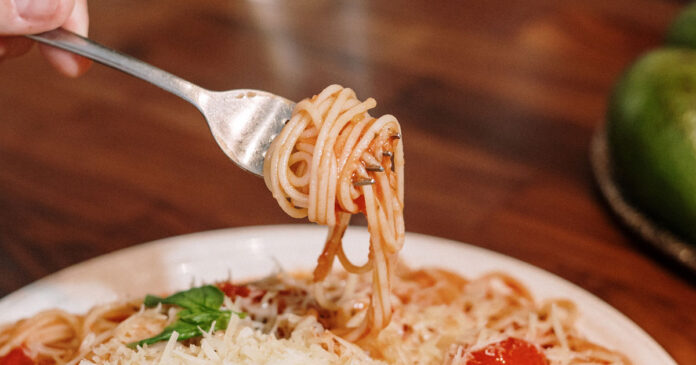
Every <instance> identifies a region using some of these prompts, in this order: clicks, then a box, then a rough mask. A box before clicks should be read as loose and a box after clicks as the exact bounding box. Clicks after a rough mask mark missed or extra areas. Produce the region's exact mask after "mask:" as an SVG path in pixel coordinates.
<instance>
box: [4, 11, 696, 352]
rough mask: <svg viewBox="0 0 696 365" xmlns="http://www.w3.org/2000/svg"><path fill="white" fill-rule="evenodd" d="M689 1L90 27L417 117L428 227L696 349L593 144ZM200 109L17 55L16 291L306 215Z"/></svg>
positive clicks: (207, 15) (101, 20)
mask: <svg viewBox="0 0 696 365" xmlns="http://www.w3.org/2000/svg"><path fill="white" fill-rule="evenodd" d="M682 5H683V4H682V3H680V2H676V1H648V0H612V1H606V0H583V1H560V0H529V1H510V0H498V1H429V0H428V1H409V2H403V3H395V2H391V1H343V2H324V1H288V2H275V1H244V2H242V1H186V2H184V1H164V0H160V1H146V2H144V1H139V0H111V1H93V2H91V3H90V6H91V37H92V38H94V39H95V40H98V41H100V42H102V43H104V44H106V45H109V46H111V47H113V48H116V49H118V50H121V51H123V52H125V53H129V54H131V55H133V56H135V57H138V58H141V59H143V60H145V61H147V62H150V63H152V64H154V65H156V66H159V67H161V68H163V69H165V70H168V71H170V72H172V73H174V74H177V75H180V76H182V77H184V78H187V79H189V80H191V81H193V82H195V83H198V84H200V85H202V86H204V87H208V88H211V89H218V90H223V89H233V88H256V89H262V90H269V91H272V92H275V93H278V94H281V95H284V96H286V97H288V98H290V99H294V100H299V99H301V98H303V97H306V96H310V95H312V94H314V93H316V92H318V91H320V90H321V89H322V88H323V87H325V86H326V85H328V84H331V83H340V84H343V85H345V86H349V87H352V88H353V89H355V90H356V91H357V93H358V96H359V97H362V98H366V97H368V96H373V97H375V98H376V99H377V101H378V103H379V105H378V108H377V110H376V111H375V112H374V113H373V114H383V113H391V114H395V115H396V116H397V118H399V120H400V122H401V124H402V127H403V130H404V136H405V146H406V159H407V160H406V161H407V178H406V188H407V191H406V213H405V214H406V222H407V229H408V230H409V231H412V232H419V233H425V234H431V235H436V236H442V237H447V238H451V239H455V240H459V241H463V242H469V243H472V244H475V245H478V246H481V247H485V248H488V249H492V250H495V251H498V252H501V253H503V254H506V255H509V256H512V257H516V258H519V259H522V260H524V261H526V262H529V263H531V264H533V265H536V266H538V267H541V268H543V269H545V270H548V271H550V272H552V273H554V274H557V275H559V276H561V277H563V278H565V279H567V280H569V281H571V282H573V283H575V284H578V285H579V286H581V287H583V288H585V289H587V290H588V291H590V292H592V293H594V294H596V295H597V296H599V297H600V298H602V299H603V300H605V301H606V302H608V303H609V304H611V305H612V306H614V307H616V308H617V309H618V310H620V311H621V312H623V313H624V314H626V315H627V316H628V317H629V318H631V319H632V320H633V321H635V322H636V323H637V324H638V325H640V326H641V327H642V328H643V329H645V331H647V333H649V334H650V335H651V336H653V337H654V338H655V339H656V340H657V341H658V342H659V343H660V344H661V345H662V346H664V347H665V348H666V349H667V351H668V352H669V353H670V354H671V355H672V356H673V357H674V358H675V359H676V360H677V362H679V363H681V364H694V363H696V345H694V344H696V310H694V308H695V307H696V289H695V286H694V281H693V278H692V277H689V276H688V274H686V273H685V272H683V271H681V270H679V269H677V268H675V265H674V264H672V263H671V262H670V261H669V260H665V259H664V258H661V257H659V256H658V255H657V254H656V253H655V252H653V251H652V250H650V249H647V248H646V246H645V244H643V243H642V242H640V241H639V240H638V239H637V238H636V237H635V236H633V235H631V234H630V233H629V232H626V231H625V230H624V229H622V228H621V227H620V226H619V225H618V223H617V220H616V219H615V218H614V217H613V216H612V214H610V213H609V212H608V210H607V208H606V206H605V204H604V203H603V201H602V200H601V199H600V197H599V195H598V193H597V190H596V188H595V186H594V184H593V180H592V175H591V171H590V167H589V163H588V144H589V141H590V138H591V136H592V133H593V131H594V129H595V127H597V126H598V125H599V124H600V123H602V120H603V116H604V110H605V105H606V98H607V95H608V93H609V92H610V89H611V85H612V84H613V82H614V81H615V79H616V78H617V76H618V75H619V74H620V72H621V70H622V69H623V68H624V67H625V66H626V65H627V64H628V63H629V62H630V61H631V60H633V59H634V58H635V57H637V56H638V55H640V54H641V53H642V52H644V51H646V50H648V49H650V48H651V47H655V46H657V45H658V44H659V43H660V41H661V37H662V32H663V29H664V28H665V26H666V24H668V22H669V20H670V19H671V18H672V17H673V16H674V14H675V13H676V12H677V11H678V10H679V9H680V7H681V6H682ZM289 222H292V219H291V218H289V217H287V216H285V214H284V213H283V212H282V211H281V210H280V209H279V208H278V207H277V205H276V202H275V201H274V200H273V199H272V198H271V196H270V194H269V193H268V191H267V190H266V187H265V186H264V184H263V182H262V180H261V179H259V178H258V177H256V176H252V175H250V174H247V173H245V172H243V171H241V170H240V169H239V168H237V167H236V166H235V165H234V164H232V163H231V162H230V161H229V160H228V159H227V158H226V157H225V155H224V154H222V153H221V152H220V150H219V149H218V147H217V145H216V144H215V142H214V141H213V138H212V137H211V135H210V133H209V131H208V130H207V127H206V125H205V123H204V121H203V119H202V118H201V116H200V115H199V114H198V112H197V111H196V110H195V109H194V108H193V107H191V106H190V105H188V104H187V103H186V102H184V101H182V100H179V99H177V98H176V97H174V96H172V95H169V94H167V93H165V92H163V91H161V90H159V89H158V88H156V87H154V86H151V85H148V84H146V83H144V82H142V81H139V80H136V79H133V78H131V77H128V76H126V75H124V74H122V73H120V72H117V71H114V70H111V69H108V68H106V67H103V66H99V65H96V66H94V67H93V68H92V69H91V70H90V71H89V72H88V73H87V75H85V76H83V77H81V78H79V79H76V80H72V79H67V78H64V77H62V76H59V75H58V74H56V73H55V72H53V71H52V70H51V69H50V68H49V66H48V65H47V64H46V63H45V62H44V61H43V60H42V59H41V58H40V57H39V55H38V52H36V51H34V52H32V53H31V54H29V55H27V56H26V57H23V58H21V59H14V60H10V61H7V62H4V63H3V64H2V65H0V296H3V295H6V294H8V293H10V292H11V291H13V290H16V289H18V288H20V287H22V286H24V285H26V284H28V283H30V282H32V281H34V280H36V279H39V278H41V277H43V276H45V275H48V274H50V273H53V272H55V271H57V270H59V269H61V268H64V267H67V266H69V265H72V264H75V263H78V262H80V261H82V260H85V259H88V258H91V257H95V256H98V255H101V254H104V253H108V252H111V251H114V250H117V249H120V248H123V247H128V246H132V245H136V244H139V243H142V242H147V241H150V240H154V239H158V238H163V237H168V236H174V235H179V234H184V233H190V232H197V231H204V230H210V229H216V228H224V227H236V226H248V225H260V224H279V223H289Z"/></svg>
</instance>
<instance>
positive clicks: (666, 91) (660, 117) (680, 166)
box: [607, 48, 696, 243]
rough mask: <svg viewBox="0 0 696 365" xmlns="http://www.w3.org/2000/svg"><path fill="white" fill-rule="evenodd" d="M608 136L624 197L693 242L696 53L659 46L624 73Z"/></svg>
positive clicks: (695, 224)
mask: <svg viewBox="0 0 696 365" xmlns="http://www.w3.org/2000/svg"><path fill="white" fill-rule="evenodd" d="M607 132H608V137H609V146H610V151H611V155H612V159H613V163H614V170H615V172H616V177H617V180H618V182H619V185H620V186H621V188H622V191H623V192H624V193H625V194H626V196H627V198H628V199H629V200H630V201H631V202H632V203H633V204H635V205H636V206H638V207H640V208H641V210H642V211H644V212H645V213H647V214H648V215H649V216H651V217H652V218H653V219H654V220H656V221H658V222H659V223H660V224H661V225H663V226H665V227H666V228H669V229H670V230H672V231H673V232H675V233H677V234H678V235H679V236H681V237H683V238H684V239H686V240H687V241H691V242H694V243H696V50H692V49H686V48H663V49H658V50H655V51H652V52H650V53H648V54H646V55H644V56H643V57H641V58H640V59H639V60H638V61H637V62H636V63H635V64H633V65H632V66H631V67H630V68H629V69H628V70H627V71H626V73H625V74H624V75H623V77H622V78H621V80H620V81H619V82H618V84H617V85H616V87H615V89H614V93H613V95H612V97H611V100H610V103H609V111H608V124H607Z"/></svg>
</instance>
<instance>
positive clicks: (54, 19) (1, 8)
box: [0, 0, 75, 35]
mask: <svg viewBox="0 0 696 365" xmlns="http://www.w3.org/2000/svg"><path fill="white" fill-rule="evenodd" d="M74 1H75V0H0V34H1V35H22V34H32V33H40V32H45V31H47V30H51V29H54V28H58V27H60V26H61V25H62V24H63V23H65V21H66V20H67V19H68V17H69V16H70V13H72V11H73V8H74Z"/></svg>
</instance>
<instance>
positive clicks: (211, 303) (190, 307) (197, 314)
mask: <svg viewBox="0 0 696 365" xmlns="http://www.w3.org/2000/svg"><path fill="white" fill-rule="evenodd" d="M224 299H225V294H224V293H223V292H222V291H221V290H220V289H219V288H217V287H216V286H213V285H205V286H201V287H198V288H192V289H189V290H186V291H182V292H178V293H176V294H173V295H171V296H169V297H166V298H160V297H157V296H154V295H148V296H146V297H145V301H144V304H145V306H146V307H154V306H156V305H158V304H169V305H176V306H179V307H181V308H182V310H181V311H179V313H177V319H176V321H175V322H174V323H172V324H171V325H169V326H167V327H166V328H165V329H164V330H163V331H162V332H161V333H159V334H158V335H156V336H153V337H150V338H147V339H144V340H141V341H138V342H133V343H130V344H128V346H129V347H131V348H134V347H136V346H143V345H146V344H147V345H151V344H153V343H157V342H160V341H167V340H169V339H170V338H171V336H172V334H173V333H174V332H176V333H178V334H179V337H178V340H179V341H182V340H187V339H189V338H193V337H198V336H202V335H203V331H208V330H210V329H211V328H212V327H213V323H215V328H214V329H215V330H216V331H217V330H224V329H225V328H227V324H228V323H229V322H230V316H231V315H232V314H235V315H237V316H239V317H240V318H244V317H246V313H238V312H233V311H229V310H220V306H221V305H222V302H223V301H224Z"/></svg>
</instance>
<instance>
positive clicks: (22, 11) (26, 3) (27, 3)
mask: <svg viewBox="0 0 696 365" xmlns="http://www.w3.org/2000/svg"><path fill="white" fill-rule="evenodd" d="M59 3H60V1H57V0H15V6H16V7H17V13H19V16H21V17H22V18H24V19H27V20H41V19H46V18H50V17H51V16H52V15H53V14H54V13H55V12H56V10H57V9H58V5H59Z"/></svg>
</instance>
